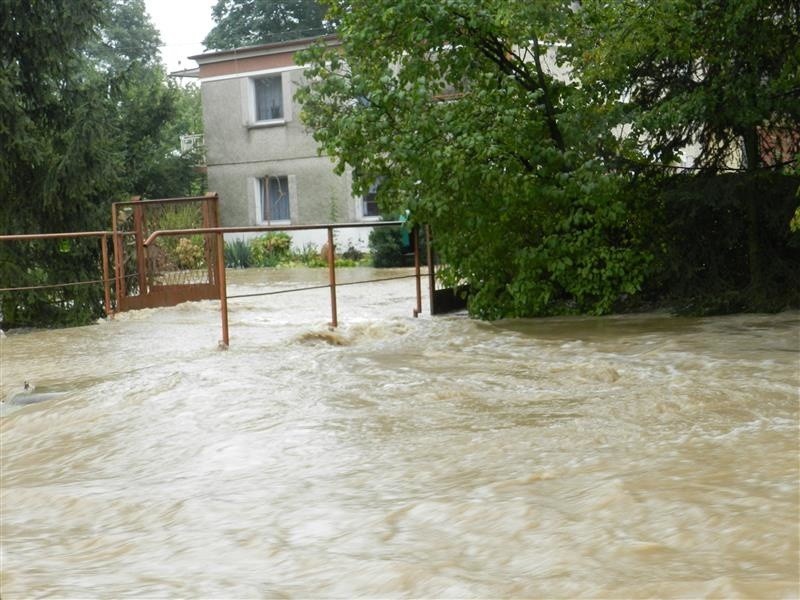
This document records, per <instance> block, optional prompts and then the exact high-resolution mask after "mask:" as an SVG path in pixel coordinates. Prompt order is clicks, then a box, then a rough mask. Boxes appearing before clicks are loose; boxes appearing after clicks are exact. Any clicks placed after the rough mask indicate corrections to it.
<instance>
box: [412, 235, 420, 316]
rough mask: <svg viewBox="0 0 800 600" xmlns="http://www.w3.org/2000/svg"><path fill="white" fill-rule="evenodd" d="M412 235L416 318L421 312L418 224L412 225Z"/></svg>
mask: <svg viewBox="0 0 800 600" xmlns="http://www.w3.org/2000/svg"><path fill="white" fill-rule="evenodd" d="M412 235H413V239H414V275H415V277H416V285H417V307H416V308H415V309H414V317H415V318H416V317H419V315H420V313H422V276H421V274H420V268H419V267H420V265H419V263H420V260H419V225H414V229H413V231H412Z"/></svg>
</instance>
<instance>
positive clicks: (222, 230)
mask: <svg viewBox="0 0 800 600" xmlns="http://www.w3.org/2000/svg"><path fill="white" fill-rule="evenodd" d="M403 225H405V223H404V222H403V221H376V222H371V223H327V224H320V225H253V226H246V227H202V228H198V229H161V230H156V231H153V232H152V233H151V234H150V235H149V236H148V237H147V239H145V240H144V241H143V242H142V245H143V247H144V248H145V249H146V248H147V247H149V246H151V245H152V244H153V243H154V242H155V241H156V240H157V239H158V238H159V237H162V236H176V235H187V234H195V235H197V234H212V235H216V236H217V244H216V245H217V260H216V268H217V282H218V283H219V301H220V318H221V320H222V340H221V341H220V347H221V348H227V347H228V346H229V345H230V335H229V328H228V298H229V296H228V293H227V282H226V278H225V256H224V252H225V244H224V234H226V233H227V234H235V233H260V232H263V233H269V232H279V231H320V230H325V231H326V232H327V238H328V240H327V259H328V285H327V286H325V285H322V286H315V287H314V288H298V289H295V290H281V291H282V292H283V293H287V292H289V291H301V290H306V289H322V288H325V287H328V288H330V291H331V297H330V306H331V321H330V326H331V327H338V326H339V318H338V310H337V305H336V285H337V284H336V250H335V240H334V237H333V231H334V229H356V228H370V229H372V228H375V227H401V226H403ZM413 234H414V235H413V243H412V245H413V249H414V268H415V274H414V277H416V280H417V286H416V292H417V302H416V307H415V308H414V316H415V317H417V316H419V314H420V313H421V312H422V290H421V284H420V278H421V273H420V256H419V233H418V230H417V228H414V230H413ZM363 283H368V282H363ZM340 285H342V284H340ZM263 295H267V293H264V294H263Z"/></svg>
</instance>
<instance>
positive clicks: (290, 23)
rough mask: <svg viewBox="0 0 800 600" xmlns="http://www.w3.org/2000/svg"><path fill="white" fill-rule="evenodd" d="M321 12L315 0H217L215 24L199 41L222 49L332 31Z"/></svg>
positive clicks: (321, 7) (323, 11)
mask: <svg viewBox="0 0 800 600" xmlns="http://www.w3.org/2000/svg"><path fill="white" fill-rule="evenodd" d="M325 13H326V7H325V6H324V3H322V2H318V1H317V0H283V1H280V0H217V3H216V5H215V6H214V8H213V16H214V21H215V22H216V25H215V26H214V28H213V29H212V30H211V32H210V33H209V34H208V35H207V36H206V39H205V40H204V41H203V43H204V44H205V45H206V46H207V47H208V48H211V49H215V50H226V49H230V48H238V47H241V46H253V45H256V44H264V43H268V42H278V41H283V40H292V39H298V38H304V37H314V36H318V35H323V34H327V33H332V32H333V31H334V29H335V27H334V23H333V22H332V21H330V20H328V19H326V16H325Z"/></svg>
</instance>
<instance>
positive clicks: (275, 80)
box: [253, 75, 283, 121]
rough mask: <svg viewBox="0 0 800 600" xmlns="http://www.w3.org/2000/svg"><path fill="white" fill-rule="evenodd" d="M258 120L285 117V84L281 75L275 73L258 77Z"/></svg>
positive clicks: (256, 86)
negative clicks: (283, 84)
mask: <svg viewBox="0 0 800 600" xmlns="http://www.w3.org/2000/svg"><path fill="white" fill-rule="evenodd" d="M253 83H254V87H255V95H256V120H257V121H270V120H272V119H282V118H283V86H282V85H281V76H280V75H273V76H271V77H263V78H261V79H256V80H255V81H254V82H253Z"/></svg>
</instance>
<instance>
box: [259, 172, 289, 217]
mask: <svg viewBox="0 0 800 600" xmlns="http://www.w3.org/2000/svg"><path fill="white" fill-rule="evenodd" d="M259 188H260V194H261V220H262V221H267V222H270V221H289V220H290V216H289V177H287V176H286V175H277V176H276V175H271V176H268V177H264V178H263V179H261V180H260V185H259Z"/></svg>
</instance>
